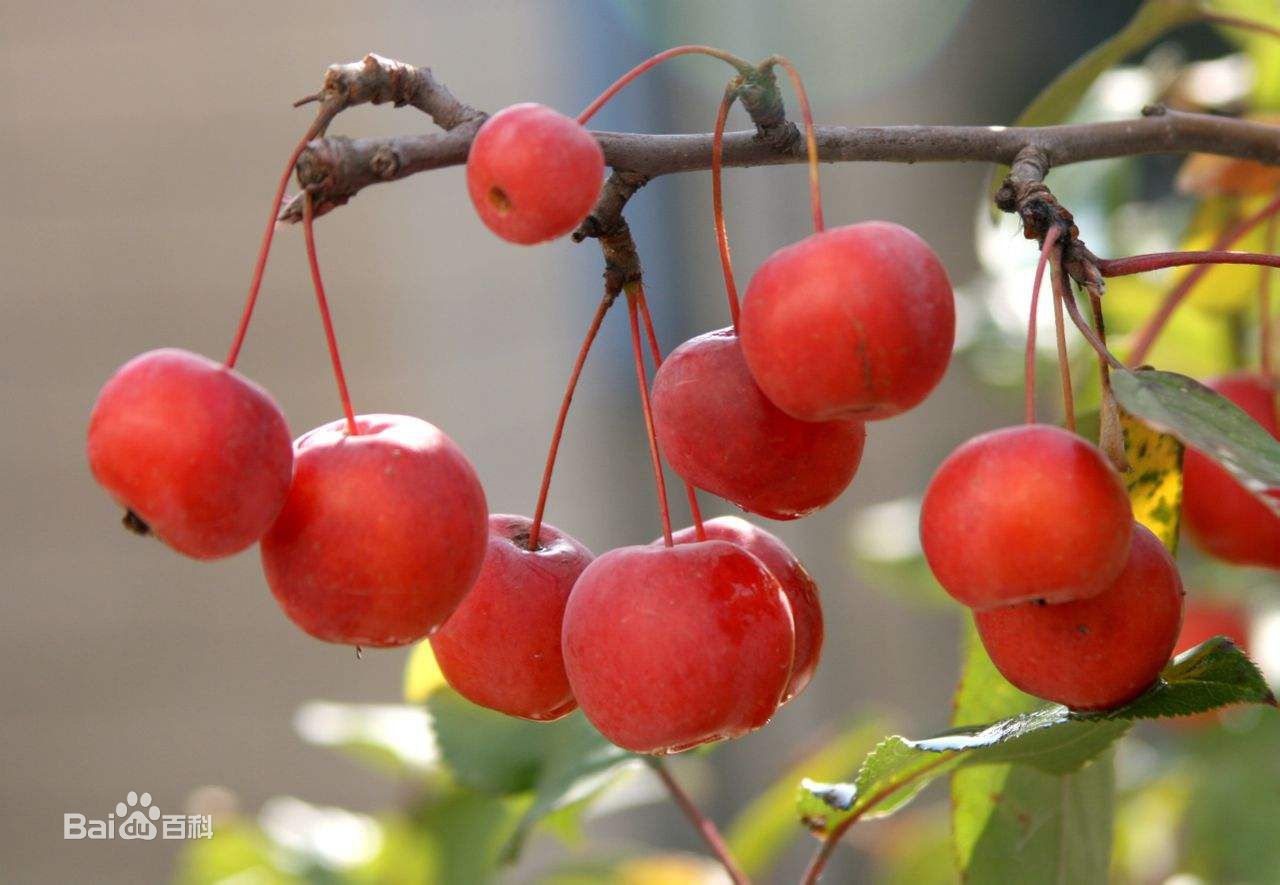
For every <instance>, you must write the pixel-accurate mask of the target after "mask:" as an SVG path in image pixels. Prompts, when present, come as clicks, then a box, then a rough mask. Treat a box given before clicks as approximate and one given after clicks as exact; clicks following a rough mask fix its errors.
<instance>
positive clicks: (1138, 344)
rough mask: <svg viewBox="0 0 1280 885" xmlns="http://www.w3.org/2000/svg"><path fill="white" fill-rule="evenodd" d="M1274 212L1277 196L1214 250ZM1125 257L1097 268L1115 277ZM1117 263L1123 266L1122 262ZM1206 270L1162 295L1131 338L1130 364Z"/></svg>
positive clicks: (1278, 207) (1279, 206)
mask: <svg viewBox="0 0 1280 885" xmlns="http://www.w3.org/2000/svg"><path fill="white" fill-rule="evenodd" d="M1277 212H1280V196H1277V197H1276V198H1275V199H1273V200H1272V201H1271V202H1270V203H1268V204H1267V205H1266V206H1264V207H1262V208H1261V209H1259V210H1258V211H1257V212H1255V213H1254V214H1253V215H1250V216H1249V217H1248V218H1245V219H1243V220H1242V221H1240V222H1238V223H1237V224H1236V225H1235V226H1234V227H1232V228H1231V229H1230V230H1227V231H1225V232H1224V233H1223V234H1222V236H1220V237H1218V239H1217V240H1216V241H1215V242H1214V244H1213V248H1214V250H1215V251H1216V250H1220V249H1227V248H1230V246H1231V245H1232V244H1233V243H1235V242H1237V241H1238V240H1240V239H1241V238H1242V237H1244V236H1246V235H1247V234H1248V233H1249V232H1250V231H1251V230H1253V229H1254V228H1255V227H1257V226H1258V225H1259V224H1261V223H1262V222H1264V221H1266V220H1267V219H1268V218H1271V217H1272V216H1274V215H1275V214H1276V213H1277ZM1139 257H1143V256H1139ZM1127 260H1129V259H1123V258H1121V259H1117V260H1116V261H1101V262H1099V270H1100V271H1101V272H1102V274H1103V275H1104V276H1118V275H1119V274H1117V273H1116V271H1115V268H1116V266H1117V261H1118V262H1124V261H1127ZM1108 266H1110V267H1111V269H1112V272H1111V273H1110V274H1108V273H1107V271H1106V270H1105V268H1106V267H1108ZM1120 266H1121V267H1123V265H1120ZM1130 272H1131V273H1133V272H1137V270H1136V269H1135V270H1134V271H1130ZM1208 272H1209V265H1201V266H1200V267H1197V268H1196V269H1194V270H1192V271H1191V272H1190V273H1188V274H1187V275H1186V276H1184V277H1183V278H1182V279H1181V280H1179V281H1178V282H1177V283H1176V284H1174V286H1173V288H1172V289H1170V290H1169V293H1168V294H1167V295H1165V297H1164V301H1162V302H1161V303H1160V307H1159V308H1157V309H1156V312H1155V313H1154V314H1152V315H1151V319H1149V320H1147V323H1146V325H1145V326H1143V327H1142V329H1141V330H1139V332H1138V334H1137V337H1136V338H1135V339H1134V343H1133V349H1132V350H1131V351H1130V353H1129V360H1128V362H1129V365H1131V366H1139V365H1142V363H1143V361H1144V360H1145V359H1146V358H1147V354H1148V353H1149V352H1150V350H1151V346H1152V345H1153V344H1154V343H1155V340H1156V338H1157V337H1159V335H1160V333H1161V332H1162V331H1163V330H1164V327H1165V325H1166V324H1167V323H1168V322H1169V318H1170V317H1171V316H1173V312H1174V311H1175V310H1177V309H1178V305H1180V304H1182V302H1183V301H1184V300H1186V297H1187V295H1189V294H1190V293H1191V290H1192V289H1193V288H1195V285H1196V283H1198V282H1199V281H1200V280H1201V279H1202V278H1203V277H1204V275H1205V274H1206V273H1208Z"/></svg>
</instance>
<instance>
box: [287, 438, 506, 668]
mask: <svg viewBox="0 0 1280 885" xmlns="http://www.w3.org/2000/svg"><path fill="white" fill-rule="evenodd" d="M356 427H357V429H358V431H359V432H358V434H356V435H354V436H352V435H349V434H348V433H347V423H346V421H345V420H339V421H334V422H332V423H330V424H326V425H324V426H322V427H318V428H316V429H315V430H313V431H311V432H310V433H307V434H305V435H304V436H301V437H299V438H298V440H297V442H295V443H294V470H293V485H292V486H291V487H290V489H289V498H288V500H287V501H286V502H285V505H284V510H282V511H281V513H280V517H279V518H278V519H277V520H276V522H275V525H273V526H272V527H271V530H270V531H269V532H268V533H267V534H266V536H265V537H264V538H263V539H262V565H263V569H264V571H265V572H266V576H267V583H268V584H270V586H271V592H272V593H274V594H275V597H276V601H277V602H279V603H280V607H281V608H282V609H283V610H284V613H285V614H286V615H288V617H289V619H290V620H292V621H293V622H294V623H295V624H297V625H298V626H299V627H301V628H302V629H303V630H305V631H306V632H307V633H310V634H311V635H312V636H314V637H316V638H317V639H323V640H325V641H327V642H339V643H344V644H347V645H367V646H374V647H389V646H397V645H406V644H408V643H410V642H415V641H417V640H419V639H422V638H423V637H424V636H426V635H428V634H429V633H431V632H433V631H434V630H435V629H436V628H437V627H439V626H440V625H441V624H442V623H444V621H445V619H446V618H448V617H449V615H450V614H452V613H453V610H454V609H455V608H457V606H458V603H460V602H461V601H462V598H463V597H464V596H465V595H466V593H467V591H468V590H470V589H471V587H472V585H473V584H474V583H475V580H476V576H477V575H478V574H479V573H480V566H481V563H482V562H483V560H484V554H485V546H486V541H487V538H488V510H487V508H486V505H485V498H484V489H483V488H481V486H480V481H479V479H477V477H476V473H475V470H474V468H472V466H471V462H470V461H468V460H467V458H466V456H465V455H464V454H463V453H462V450H461V449H459V448H458V447H457V446H456V445H454V443H453V441H452V440H450V439H449V438H448V437H447V436H445V435H444V434H443V433H441V432H440V431H439V430H438V429H437V428H435V427H433V426H432V425H430V424H428V423H427V422H426V421H422V420H420V419H418V418H411V417H408V416H405V415H361V416H358V417H357V418H356Z"/></svg>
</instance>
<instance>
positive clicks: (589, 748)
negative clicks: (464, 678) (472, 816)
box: [427, 688, 638, 861]
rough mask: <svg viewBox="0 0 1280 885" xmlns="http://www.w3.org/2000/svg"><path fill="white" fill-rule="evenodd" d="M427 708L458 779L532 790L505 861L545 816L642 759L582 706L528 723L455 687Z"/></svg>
mask: <svg viewBox="0 0 1280 885" xmlns="http://www.w3.org/2000/svg"><path fill="white" fill-rule="evenodd" d="M427 710H428V712H429V713H430V714H431V717H432V723H433V728H434V731H435V735H436V742H437V743H438V744H439V747H440V753H441V757H442V758H443V760H444V762H445V764H446V766H448V768H449V770H450V771H451V772H452V773H453V775H454V776H455V777H456V778H457V779H458V781H459V783H461V784H463V785H465V786H467V787H470V788H471V789H474V790H479V791H481V792H485V793H490V794H497V795H517V794H532V803H531V804H530V805H529V806H528V808H527V809H526V810H525V812H524V814H523V815H522V817H521V818H520V821H519V822H518V824H517V825H516V826H515V828H514V830H513V832H512V833H511V834H510V836H509V838H508V839H507V841H506V842H505V844H504V845H503V847H502V851H501V858H502V859H503V860H505V861H510V860H514V859H515V858H516V856H517V855H518V854H519V851H520V849H521V847H522V846H523V843H524V840H525V838H526V837H527V836H528V833H529V831H530V830H531V829H532V827H533V826H534V825H535V824H537V823H538V822H539V821H540V820H542V819H543V818H544V817H546V816H547V815H548V814H551V813H552V812H555V811H558V810H560V809H565V808H567V807H568V806H571V805H574V804H575V803H581V802H582V800H584V799H586V798H588V797H591V796H594V795H596V794H598V793H599V791H600V790H602V789H603V788H604V787H605V786H606V785H607V784H608V783H609V782H610V781H611V780H612V779H613V777H614V776H615V775H616V774H617V773H618V770H619V768H620V767H621V766H623V765H626V764H629V763H633V762H635V761H636V760H637V759H638V757H636V756H635V755H634V754H632V753H628V752H627V751H626V750H623V749H621V748H619V747H616V746H614V745H613V744H611V743H609V742H608V741H607V740H605V739H604V737H602V736H601V735H600V733H599V732H598V731H596V730H595V729H594V728H592V727H591V725H590V723H588V722H587V720H586V717H584V716H583V715H582V713H581V712H575V713H572V714H571V715H569V716H566V717H564V718H563V719H558V720H556V721H555V722H529V721H526V720H523V719H515V718H513V717H510V716H504V715H503V714H501V713H496V712H494V711H492V710H486V709H484V708H483V707H478V706H476V705H475V704H472V703H471V702H470V701H467V700H466V699H464V698H463V697H462V696H461V695H459V694H458V693H457V692H455V691H453V690H452V689H448V688H445V689H439V690H437V691H435V692H434V693H433V694H432V695H431V697H430V699H429V700H428V701H427ZM559 824H560V825H561V826H564V825H566V821H564V820H563V819H561V820H560V821H559Z"/></svg>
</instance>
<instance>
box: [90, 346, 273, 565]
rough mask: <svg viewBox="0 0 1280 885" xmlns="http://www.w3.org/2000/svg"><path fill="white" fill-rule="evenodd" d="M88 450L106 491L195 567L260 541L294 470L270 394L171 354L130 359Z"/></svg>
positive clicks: (102, 398) (114, 380) (104, 402)
mask: <svg viewBox="0 0 1280 885" xmlns="http://www.w3.org/2000/svg"><path fill="white" fill-rule="evenodd" d="M86 448H87V452H88V456H89V467H90V469H91V470H92V471H93V475H94V478H95V479H97V480H98V482H99V483H101V484H102V486H103V488H105V489H106V490H107V491H108V492H110V493H111V496H112V497H113V498H115V499H116V501H118V502H119V503H120V505H121V506H122V507H125V508H126V509H127V510H129V511H131V513H132V514H133V515H134V516H136V517H137V519H138V520H141V521H142V522H143V523H145V524H146V527H147V528H148V529H149V530H150V531H151V532H152V533H154V534H155V535H156V537H158V538H160V540H162V541H164V542H165V543H166V544H168V545H169V546H170V547H172V548H173V549H174V550H177V551H178V552H179V553H184V554H186V555H187V556H191V557H194V558H195V559H217V558H219V557H223V556H230V555H231V554H233V553H238V552H239V551H241V550H243V549H245V548H246V547H249V546H250V545H252V544H253V543H254V542H255V541H257V540H258V539H259V538H261V537H262V535H263V534H264V533H265V532H266V531H267V529H268V528H269V527H270V526H271V522H272V520H274V519H275V518H276V514H278V513H279V512H280V508H281V507H282V506H284V501H285V496H286V495H287V494H288V491H289V477H290V473H291V470H292V464H293V448H292V445H291V444H290V440H289V428H288V426H287V425H286V424H285V420H284V415H282V414H281V413H280V408H279V406H277V405H276V403H275V400H273V399H272V398H271V395H270V394H268V393H267V392H266V391H265V390H263V389H262V388H261V387H259V386H258V385H256V384H254V383H253V382H252V381H250V380H248V379H247V378H245V377H244V376H243V375H240V374H239V373H238V372H235V371H233V370H232V369H228V368H227V367H226V366H224V365H222V364H221V363H216V362H214V361H213V360H211V359H208V358H206V357H203V356H200V355H199V354H195V353H191V352H189V351H185V350H177V349H173V348H165V349H162V350H152V351H149V352H147V353H144V354H141V355H140V356H137V357H134V358H133V359H132V360H130V361H129V362H127V363H125V365H124V366H122V367H121V368H120V369H119V370H118V371H117V372H116V373H115V374H114V375H113V376H112V377H111V379H110V380H109V381H108V382H107V383H106V385H105V386H104V387H103V388H102V392H101V393H100V394H98V400H97V402H96V403H94V406H93V413H92V415H91V416H90V418H89V433H88V443H87V447H86ZM133 524H135V525H136V522H135V523H133Z"/></svg>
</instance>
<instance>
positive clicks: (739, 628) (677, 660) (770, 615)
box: [563, 541, 795, 754]
mask: <svg viewBox="0 0 1280 885" xmlns="http://www.w3.org/2000/svg"><path fill="white" fill-rule="evenodd" d="M563 645H564V662H565V669H566V670H567V671H568V673H569V684H570V685H571V686H572V687H573V694H574V697H576V698H577V700H578V705H579V706H580V707H582V712H583V713H585V714H586V716H587V718H588V719H589V720H590V721H591V723H592V724H593V725H594V726H595V727H596V728H597V729H599V730H600V732H601V733H602V734H603V735H604V736H605V737H607V738H608V739H609V740H611V741H613V742H614V743H615V744H617V745H618V746H620V747H623V748H625V749H628V750H632V751H634V752H637V753H654V754H665V753H675V752H679V751H681V750H687V749H689V748H691V747H696V746H698V745H699V744H705V743H707V742H709V741H715V740H721V739H723V738H732V737H738V736H739V735H742V734H745V733H746V732H748V731H751V730H753V729H756V728H759V727H760V726H762V725H764V724H765V723H766V722H768V721H769V717H771V716H772V715H773V712H774V710H776V709H777V707H778V703H779V702H780V701H781V699H782V693H783V690H784V689H785V688H786V686H787V682H788V680H789V678H790V675H791V661H792V658H793V657H794V655H795V630H794V628H793V627H792V622H791V611H790V608H789V606H788V605H787V600H786V597H785V596H784V595H783V592H782V587H781V585H780V584H779V583H778V580H777V578H775V577H774V576H773V575H772V574H770V573H769V570H768V569H767V568H766V567H765V565H764V564H763V563H762V562H761V561H760V560H759V559H757V558H756V557H754V556H752V555H751V554H750V553H748V552H746V551H745V550H743V549H742V548H741V547H738V546H736V545H734V544H730V543H728V542H726V541H702V542H700V543H694V544H680V545H679V546H676V547H651V546H647V545H646V546H636V547H621V548H618V549H616V550H610V551H609V552H608V553H605V554H603V555H602V556H600V557H599V558H598V559H596V560H595V562H593V563H591V565H589V566H587V569H586V571H584V572H583V573H582V575H581V576H580V577H579V578H578V583H577V584H576V585H574V588H573V593H572V594H570V596H569V605H568V606H567V607H566V609H565V616H564V633H563Z"/></svg>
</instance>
